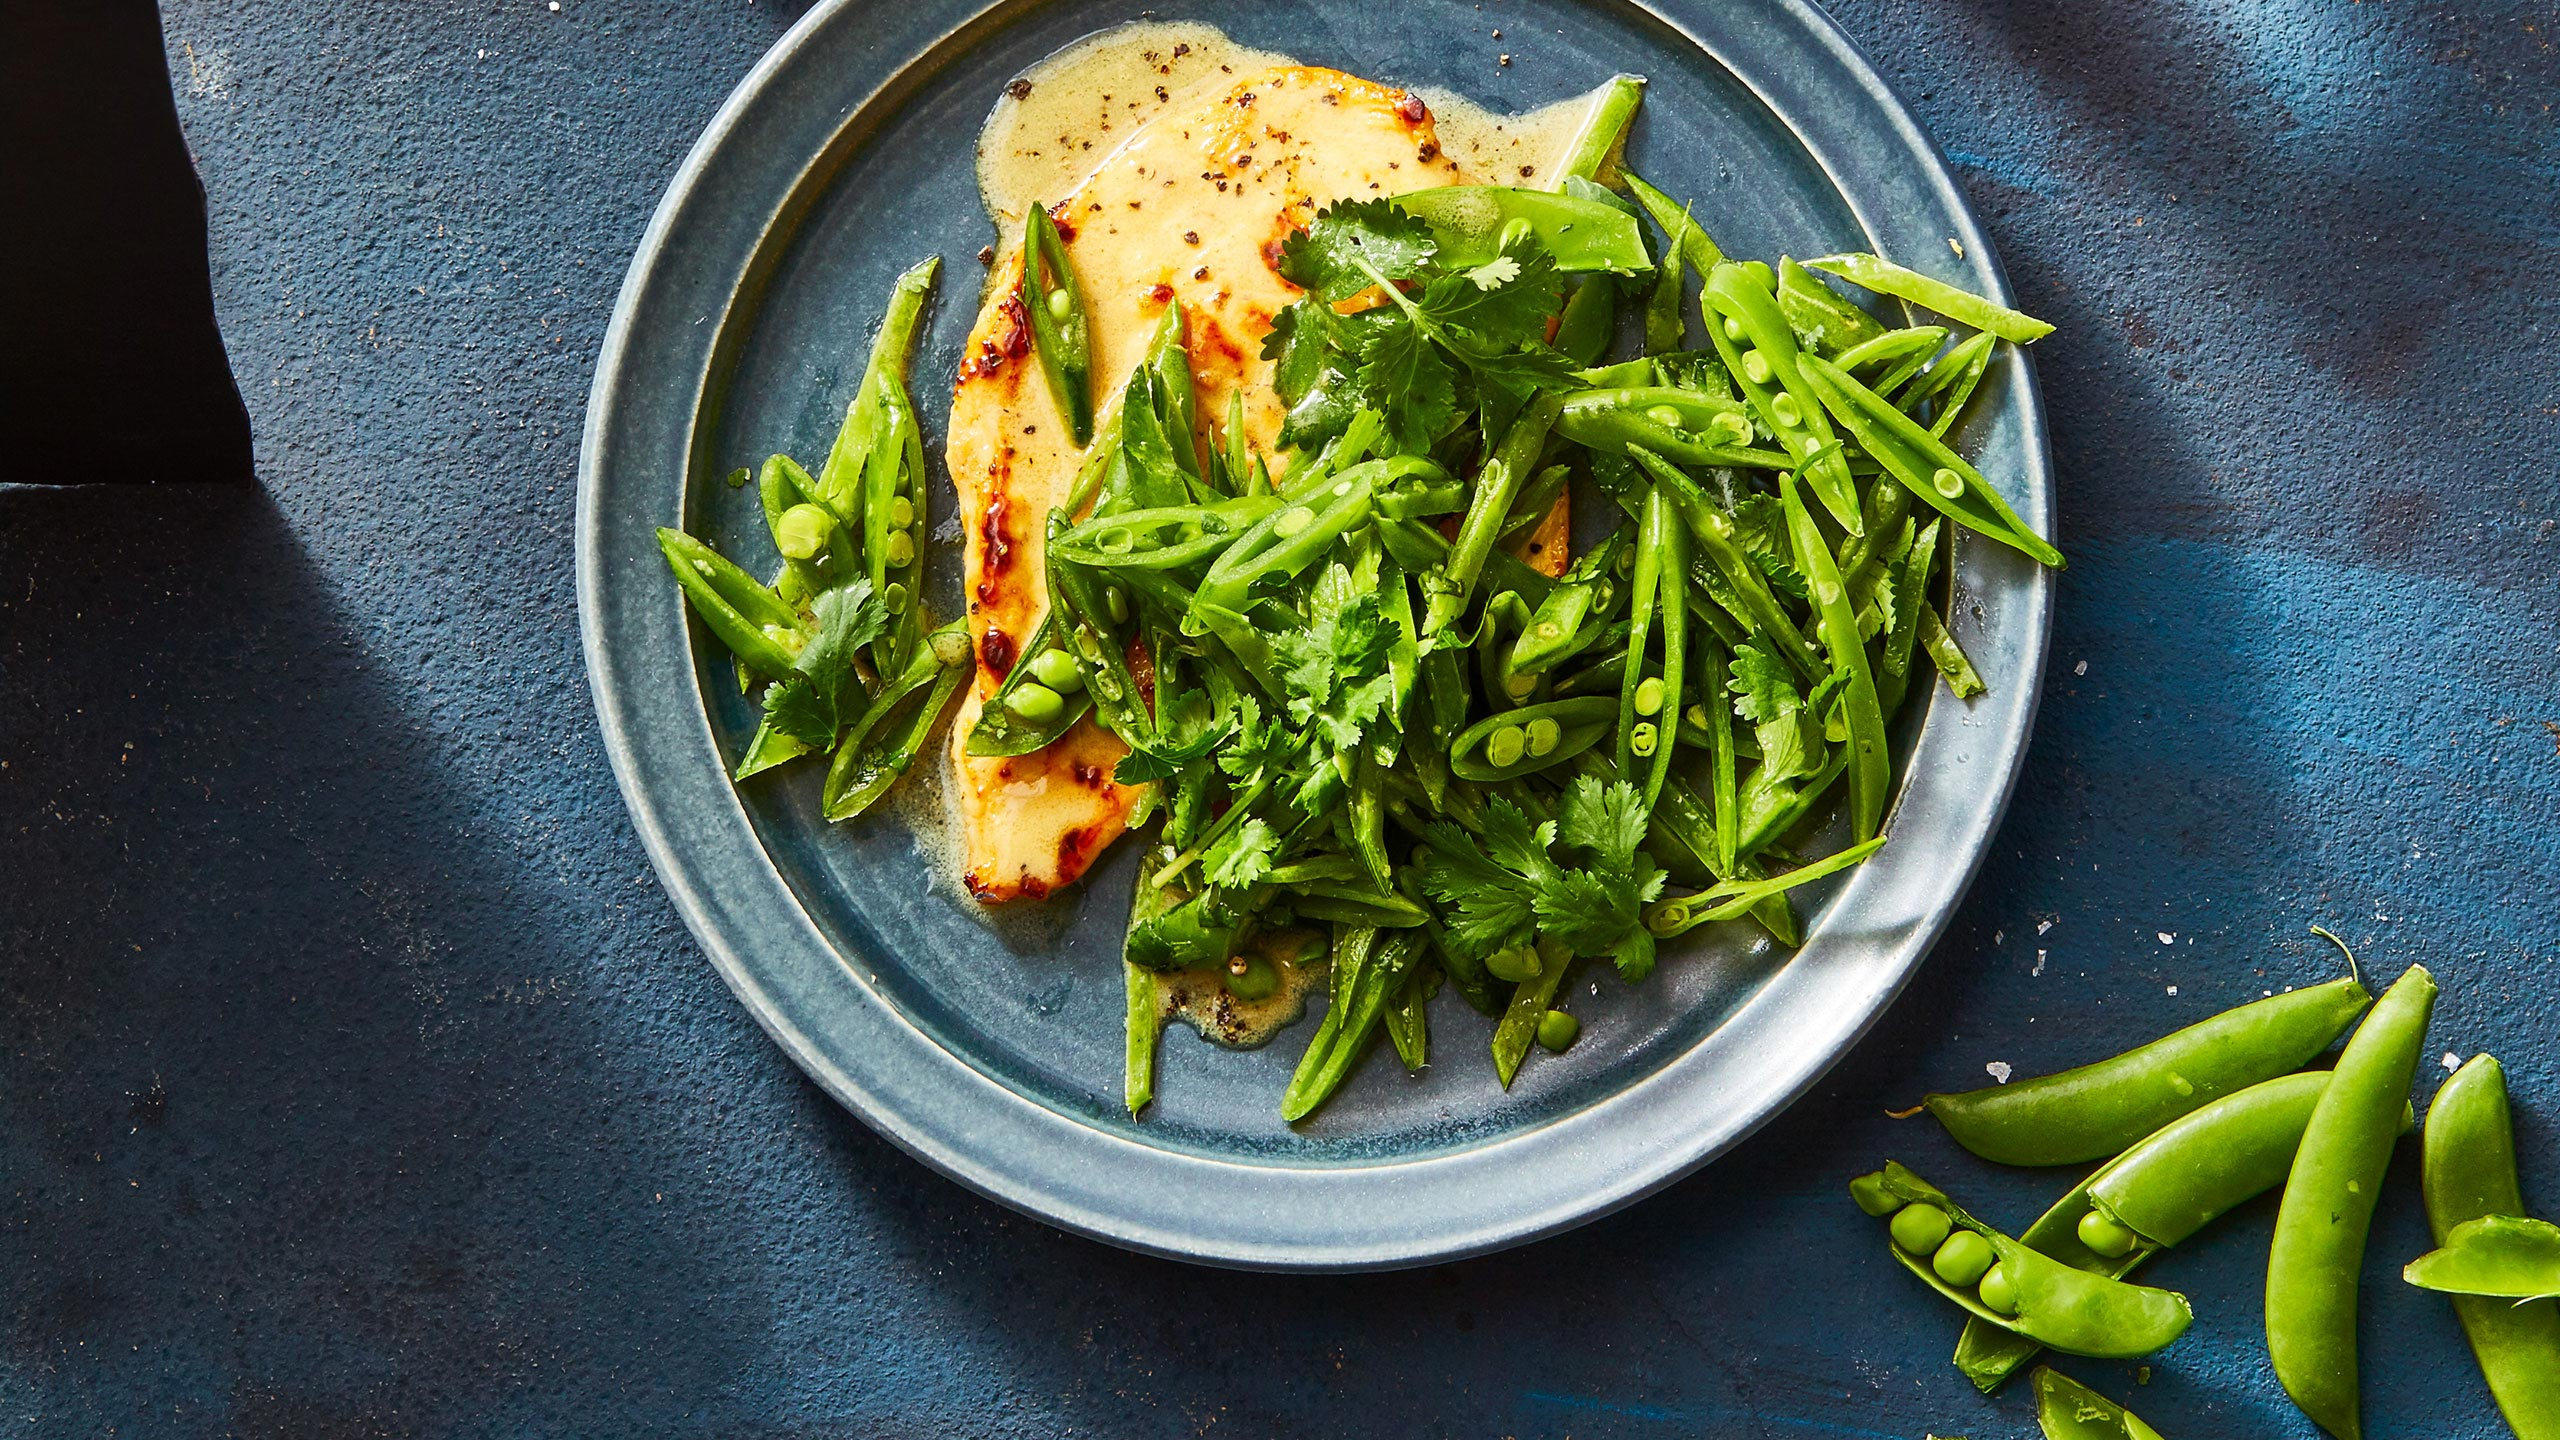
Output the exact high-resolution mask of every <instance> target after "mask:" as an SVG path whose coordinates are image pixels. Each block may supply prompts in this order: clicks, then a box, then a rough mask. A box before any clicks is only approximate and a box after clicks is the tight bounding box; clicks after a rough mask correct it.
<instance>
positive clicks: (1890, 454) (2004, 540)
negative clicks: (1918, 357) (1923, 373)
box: [1802, 355, 2063, 569]
mask: <svg viewBox="0 0 2560 1440" xmlns="http://www.w3.org/2000/svg"><path fill="white" fill-rule="evenodd" d="M1802 373H1803V375H1804V378H1805V382H1806V383H1807V385H1809V386H1810V387H1811V390H1812V393H1813V394H1814V395H1816V396H1817V397H1819V399H1820V400H1821V402H1822V404H1823V406H1824V407H1825V408H1827V409H1829V410H1830V411H1831V413H1833V414H1834V415H1837V416H1839V417H1840V423H1841V424H1843V425H1845V426H1847V427H1848V428H1849V433H1850V434H1851V435H1853V436H1856V437H1857V441H1858V443H1859V444H1860V445H1863V446H1865V447H1866V449H1867V453H1869V454H1871V455H1873V456H1875V457H1876V459H1877V461H1878V462H1880V463H1881V464H1882V465H1883V466H1884V468H1885V471H1886V473H1888V474H1890V475H1892V476H1893V478H1894V479H1896V480H1898V481H1900V482H1901V483H1902V484H1903V485H1904V486H1906V487H1907V488H1909V490H1910V491H1911V493H1912V494H1914V495H1917V496H1919V497H1920V498H1921V499H1923V500H1925V501H1927V502H1929V504H1931V505H1933V506H1935V507H1937V509H1938V510H1939V511H1940V512H1941V513H1943V514H1945V515H1946V516H1947V517H1948V518H1949V519H1951V520H1954V521H1955V522H1956V523H1957V524H1959V525H1962V526H1964V527H1965V528H1966V529H1969V530H1972V531H1974V532H1975V533H1977V534H1981V535H1986V536H1989V537H1990V538H1991V539H1994V540H1997V541H1999V542H2000V543H2001V544H2003V545H2006V546H2009V547H2010V548H2011V549H2014V550H2018V551H2021V552H2023V553H2025V554H2027V555H2030V556H2032V557H2034V558H2035V559H2036V560H2037V561H2038V562H2039V563H2042V564H2046V565H2051V566H2053V567H2055V568H2056V569H2059V568H2061V566H2062V563H2063V560H2062V552H2061V551H2059V550H2056V549H2055V548H2053V542H2052V541H2050V540H2047V539H2045V538H2044V537H2043V536H2041V535H2038V534H2037V533H2036V532H2034V531H2033V530H2030V529H2028V528H2027V524H2026V522H2025V521H2023V520H2021V519H2019V518H2018V512H2017V511H2015V510H2012V509H2010V508H2009V502H2008V501H2006V500H2003V499H2001V498H2000V492H1998V491H1996V490H1994V489H1992V488H1991V482H1990V481H1988V480H1985V479H1983V478H1982V472H1981V471H1979V470H1976V469H1974V468H1973V464H1972V462H1970V461H1968V460H1966V459H1965V458H1964V457H1963V456H1961V455H1958V454H1957V453H1956V452H1954V451H1953V450H1950V449H1948V448H1947V447H1946V445H1945V443H1944V442H1942V441H1941V440H1939V439H1938V437H1936V436H1934V435H1932V434H1930V433H1929V432H1928V431H1926V430H1923V429H1921V428H1920V426H1919V423H1918V422H1916V421H1914V420H1913V419H1912V418H1911V417H1910V416H1908V415H1905V414H1903V413H1902V412H1901V411H1899V410H1896V409H1895V408H1893V405H1892V403H1891V402H1890V401H1888V400H1886V399H1885V398H1884V397H1883V396H1881V395H1878V394H1877V393H1876V392H1874V391H1873V390H1870V389H1868V388H1867V387H1866V386H1864V385H1862V384H1860V383H1858V380H1857V377H1855V376H1853V375H1851V374H1850V373H1849V372H1848V371H1846V370H1843V369H1841V368H1840V367H1839V366H1837V365H1834V364H1832V363H1831V362H1830V361H1828V360H1825V359H1823V358H1822V357H1820V356H1818V355H1808V356H1806V357H1805V359H1804V365H1803V368H1802Z"/></svg>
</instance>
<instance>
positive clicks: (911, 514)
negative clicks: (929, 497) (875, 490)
mask: <svg viewBox="0 0 2560 1440" xmlns="http://www.w3.org/2000/svg"><path fill="white" fill-rule="evenodd" d="M914 523H916V502H914V501H913V500H910V499H908V498H907V497H906V496H904V495H900V496H898V497H897V498H895V499H893V500H891V501H890V502H889V525H890V527H891V528H892V529H897V530H904V529H906V528H907V527H908V526H910V525H913V524H914Z"/></svg>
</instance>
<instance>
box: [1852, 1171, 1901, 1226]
mask: <svg viewBox="0 0 2560 1440" xmlns="http://www.w3.org/2000/svg"><path fill="white" fill-rule="evenodd" d="M1849 1198H1850V1199H1852V1200H1855V1201H1857V1202H1858V1208H1859V1209H1861V1210H1864V1211H1866V1212H1867V1213H1868V1214H1870V1215H1873V1216H1875V1217H1876V1218H1877V1219H1879V1220H1881V1219H1883V1218H1884V1217H1885V1216H1887V1215H1890V1214H1892V1213H1893V1212H1894V1211H1896V1210H1899V1209H1901V1208H1902V1204H1903V1201H1902V1197H1901V1196H1899V1195H1896V1194H1894V1193H1893V1192H1892V1191H1890V1190H1887V1189H1886V1188H1884V1177H1883V1176H1882V1175H1861V1176H1859V1177H1858V1178H1857V1179H1855V1180H1852V1181H1850V1182H1849Z"/></svg>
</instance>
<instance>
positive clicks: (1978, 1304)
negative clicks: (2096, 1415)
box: [1849, 1162, 2195, 1359]
mask: <svg viewBox="0 0 2560 1440" xmlns="http://www.w3.org/2000/svg"><path fill="white" fill-rule="evenodd" d="M1849 1193H1850V1195H1851V1197H1852V1198H1853V1199H1855V1200H1856V1201H1857V1203H1858V1207H1859V1208H1860V1209H1862V1210H1864V1211H1866V1212H1867V1213H1868V1214H1869V1215H1872V1216H1875V1217H1877V1218H1878V1219H1884V1220H1887V1221H1888V1222H1889V1224H1888V1228H1889V1229H1890V1230H1891V1232H1892V1237H1891V1248H1892V1250H1893V1255H1894V1258H1895V1259H1896V1260H1899V1261H1900V1262H1901V1263H1902V1265H1903V1267H1904V1268H1905V1269H1907V1270H1909V1271H1911V1273H1912V1274H1914V1275H1917V1276H1919V1277H1920V1278H1921V1280H1922V1281H1923V1282H1925V1283H1926V1284H1928V1286H1929V1287H1930V1288H1931V1289H1934V1290H1936V1291H1937V1292H1938V1293H1939V1294H1941V1295H1943V1296H1945V1297H1946V1298H1947V1299H1949V1300H1952V1301H1954V1302H1955V1303H1956V1304H1957V1305H1959V1306H1961V1307H1963V1308H1964V1310H1965V1311H1966V1312H1967V1313H1968V1314H1970V1315H1972V1316H1973V1317H1974V1318H1976V1319H1978V1320H1981V1321H1982V1322H1984V1323H1985V1324H1988V1325H1993V1326H1997V1327H1999V1328H2001V1329H2004V1330H2008V1331H2010V1332H2012V1333H2014V1334H2018V1335H2021V1336H2024V1337H2026V1338H2028V1339H2030V1340H2033V1341H2035V1342H2036V1343H2037V1344H2039V1345H2042V1346H2044V1347H2046V1348H2048V1349H2053V1350H2060V1351H2063V1352H2065V1353H2068V1354H2073V1355H2089V1356H2095V1357H2098V1358H2100V1359H2130V1358H2132V1357H2133V1356H2136V1355H2147V1354H2149V1353H2150V1352H2152V1351H2154V1350H2157V1349H2160V1348H2161V1347H2162V1346H2165V1345H2167V1344H2168V1343H2169V1342H2171V1341H2173V1340H2175V1339H2177V1338H2178V1336H2180V1335H2181V1334H2183V1333H2185V1331H2186V1328H2187V1326H2188V1324H2189V1323H2190V1322H2191V1321H2192V1320H2193V1319H2194V1318H2195V1313H2194V1311H2193V1309H2192V1308H2191V1307H2190V1306H2189V1305H2188V1304H2187V1299H2186V1297H2185V1296H2183V1295H2180V1294H2177V1293H2176V1292H2174V1291H2169V1290H2158V1289H2153V1288H2152V1287H2150V1286H2147V1285H2133V1284H2129V1283H2127V1282H2125V1281H2122V1280H2117V1279H2114V1278H2112V1277H2110V1276H2105V1275H2097V1274H2092V1273H2090V1272H2089V1271H2086V1270H2078V1269H2074V1268H2072V1267H2071V1266H2069V1265H2066V1264H2064V1263H2063V1262H2061V1261H2059V1260H2056V1259H2054V1258H2053V1257H2052V1256H2050V1255H2046V1254H2043V1253H2041V1252H2039V1251H2036V1250H2033V1249H2030V1248H2029V1247H2027V1246H2026V1245H2023V1244H2020V1243H2019V1242H2018V1241H2016V1240H2014V1239H2011V1238H2010V1237H2009V1236H2007V1235H2004V1234H2002V1233H2001V1232H1999V1231H1998V1230H1995V1229H1993V1228H1992V1227H1990V1226H1988V1225H1985V1224H1983V1223H1982V1222H1981V1221H1979V1220H1976V1219H1974V1218H1973V1217H1972V1216H1971V1215H1968V1214H1966V1213H1965V1212H1964V1211H1963V1210H1962V1209H1961V1208H1959V1207H1958V1206H1957V1205H1956V1204H1955V1203H1954V1202H1953V1201H1951V1200H1949V1199H1948V1198H1947V1196H1946V1193H1945V1192H1944V1191H1942V1190H1940V1189H1938V1188H1937V1187H1936V1186H1934V1185H1931V1184H1930V1183H1929V1182H1928V1181H1926V1180H1923V1179H1921V1178H1920V1177H1919V1176H1918V1175H1915V1174H1913V1173H1912V1172H1911V1171H1909V1170H1907V1169H1905V1168H1903V1167H1902V1166H1900V1165H1897V1164H1893V1163H1890V1162H1888V1163H1887V1164H1886V1166H1885V1168H1884V1169H1883V1170H1881V1171H1879V1172H1877V1173H1875V1174H1872V1175H1862V1176H1860V1177H1858V1178H1857V1179H1856V1180H1853V1181H1851V1182H1850V1184H1849Z"/></svg>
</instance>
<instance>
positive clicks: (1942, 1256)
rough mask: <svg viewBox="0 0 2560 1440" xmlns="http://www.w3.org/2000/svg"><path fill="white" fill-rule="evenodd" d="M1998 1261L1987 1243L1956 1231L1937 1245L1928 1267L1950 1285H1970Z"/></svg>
mask: <svg viewBox="0 0 2560 1440" xmlns="http://www.w3.org/2000/svg"><path fill="white" fill-rule="evenodd" d="M1998 1259H1999V1257H1998V1256H1996V1255H1994V1254H1992V1253H1991V1242H1990V1241H1988V1240H1985V1239H1983V1238H1982V1237H1981V1236H1979V1235H1976V1234H1974V1233H1973V1232H1972V1231H1970V1230H1958V1231H1957V1232H1955V1233H1954V1234H1952V1235H1950V1236H1948V1237H1947V1238H1946V1240H1945V1242H1944V1243H1943V1244H1941V1245H1939V1246H1938V1253H1937V1254H1935V1255H1932V1256H1930V1257H1929V1268H1930V1269H1932V1270H1935V1271H1937V1272H1938V1278H1939V1279H1941V1280H1944V1281H1946V1282H1947V1283H1948V1284H1950V1285H1971V1284H1973V1283H1974V1282H1975V1281H1977V1280H1980V1279H1981V1278H1982V1277H1983V1275H1984V1274H1986V1273H1987V1272H1988V1271H1989V1270H1990V1269H1991V1267H1992V1265H1993V1264H1994V1263H1995V1262H1996V1261H1997V1260H1998Z"/></svg>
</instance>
